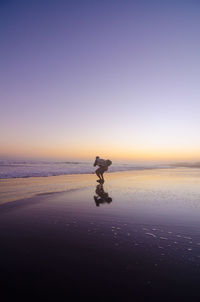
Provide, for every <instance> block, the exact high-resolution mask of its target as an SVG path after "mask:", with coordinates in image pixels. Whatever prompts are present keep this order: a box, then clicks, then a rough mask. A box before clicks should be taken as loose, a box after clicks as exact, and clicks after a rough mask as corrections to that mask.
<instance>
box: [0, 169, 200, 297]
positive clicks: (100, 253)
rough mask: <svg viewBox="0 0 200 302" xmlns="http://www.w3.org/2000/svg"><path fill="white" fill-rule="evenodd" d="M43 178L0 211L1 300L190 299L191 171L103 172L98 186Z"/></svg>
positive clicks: (196, 196)
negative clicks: (103, 182) (8, 298)
mask: <svg viewBox="0 0 200 302" xmlns="http://www.w3.org/2000/svg"><path fill="white" fill-rule="evenodd" d="M70 177H72V178H73V179H72V178H70ZM53 179H54V180H55V182H53ZM53 179H52V178H46V179H45V180H41V181H40V180H38V179H35V182H36V183H40V186H42V189H41V187H40V188H38V191H37V194H40V195H37V196H34V197H31V198H23V199H20V200H16V201H11V200H10V199H9V201H10V202H4V203H3V204H2V205H1V206H0V240H1V241H0V242H1V280H0V281H1V285H2V286H1V288H2V290H3V291H5V293H6V295H7V297H9V295H15V296H19V297H22V296H23V297H24V296H25V297H27V299H28V300H30V299H31V298H34V299H36V298H39V297H41V296H43V297H44V298H45V299H46V300H50V299H51V298H54V300H55V299H57V300H61V298H63V299H64V298H65V300H67V299H69V300H70V301H73V300H75V298H78V299H79V300H82V299H83V298H86V299H92V300H93V301H96V300H98V299H99V300H102V299H104V300H105V299H115V300H118V301H149V300H151V299H153V300H162V301H179V300H180V301H199V298H200V293H199V277H200V219H199V217H200V173H199V171H198V170H191V169H171V170H170V169H166V170H164V169H163V170H152V171H149V170H148V171H135V172H123V173H122V172H121V173H111V174H107V175H106V182H105V184H104V185H103V187H102V186H100V185H98V183H96V179H95V176H94V175H74V176H68V180H70V181H71V182H70V181H69V183H68V182H67V180H66V179H67V178H66V177H64V176H63V177H58V176H56V177H54V178H53ZM61 179H62V181H61ZM77 180H79V181H77ZM17 181H18V184H19V183H20V180H17ZM42 181H45V182H46V184H45V185H44V184H42ZM29 182H30V183H29V185H30V187H29V188H28V185H27V184H26V186H24V180H23V179H22V180H21V188H22V187H24V188H25V187H26V189H27V188H28V189H27V191H28V192H30V191H31V190H30V188H31V186H33V183H31V180H30V179H29ZM59 185H60V186H59ZM34 186H35V185H34ZM55 187H56V188H57V189H56V190H55ZM58 187H59V188H58ZM4 188H5V187H4ZM53 188H54V190H53ZM64 189H65V190H64ZM59 190H60V191H62V192H55V191H59ZM4 191H6V189H4ZM27 191H25V193H24V196H25V197H27V195H26V194H27ZM53 192H55V193H53ZM13 193H14V187H13ZM4 194H5V193H4ZM20 194H21V195H22V196H23V190H21V191H20ZM21 195H20V196H21ZM32 195H34V192H32ZM7 196H8V195H7ZM15 196H16V194H15ZM17 196H19V195H17ZM18 198H19V197H18Z"/></svg>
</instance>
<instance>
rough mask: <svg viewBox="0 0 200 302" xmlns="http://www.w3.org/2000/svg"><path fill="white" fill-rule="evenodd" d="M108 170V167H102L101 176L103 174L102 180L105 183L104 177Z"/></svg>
mask: <svg viewBox="0 0 200 302" xmlns="http://www.w3.org/2000/svg"><path fill="white" fill-rule="evenodd" d="M107 170H108V168H107V167H102V169H101V171H100V174H101V179H102V180H103V181H104V177H103V174H104V172H105V171H107Z"/></svg>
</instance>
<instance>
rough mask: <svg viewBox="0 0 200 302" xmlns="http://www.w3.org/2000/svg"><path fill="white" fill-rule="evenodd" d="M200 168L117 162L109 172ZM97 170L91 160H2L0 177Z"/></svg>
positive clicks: (172, 164) (192, 164)
mask: <svg viewBox="0 0 200 302" xmlns="http://www.w3.org/2000/svg"><path fill="white" fill-rule="evenodd" d="M181 167H185V168H200V162H197V163H185V162H184V163H183V162H182V163H180V162H179V163H169V164H166V163H165V164H163V163H155V162H154V163H147V162H145V163H141V162H140V163H139V162H134V163H122V162H116V163H113V165H112V166H110V167H109V170H108V172H119V171H131V170H135V171H139V170H150V169H151V170H152V169H166V168H181ZM95 170H96V168H95V167H93V162H89V161H87V162H86V161H62V162H61V161H57V162H56V161H52V162H50V161H32V160H27V161H22V160H21V161H20V160H0V179H3V178H27V177H48V176H58V175H68V174H92V173H94V171H95Z"/></svg>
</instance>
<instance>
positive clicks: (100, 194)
mask: <svg viewBox="0 0 200 302" xmlns="http://www.w3.org/2000/svg"><path fill="white" fill-rule="evenodd" d="M95 193H96V194H97V195H94V201H95V203H96V206H97V207H99V205H100V204H103V203H111V202H112V198H111V197H109V195H108V193H107V192H105V191H104V188H103V184H99V185H97V186H96V191H95Z"/></svg>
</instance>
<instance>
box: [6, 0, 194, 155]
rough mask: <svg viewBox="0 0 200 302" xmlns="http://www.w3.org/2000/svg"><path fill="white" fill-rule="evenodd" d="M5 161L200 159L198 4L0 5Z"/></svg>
mask: <svg viewBox="0 0 200 302" xmlns="http://www.w3.org/2000/svg"><path fill="white" fill-rule="evenodd" d="M0 86H1V87H0V105H1V106H0V108H1V109H0V156H5V155H7V156H29V157H54V158H55V157H57V158H91V157H92V158H93V157H94V156H95V155H100V156H106V157H107V158H119V159H133V160H134V159H137V160H138V159H142V160H143V159H149V160H152V159H158V160H160V159H167V160H168V159H170V160H174V159H175V160H177V159H180V160H183V159H184V160H185V159H194V160H197V159H200V139H199V137H200V1H198V0H187V1H186V0H180V1H178V0H172V1H171V0H168V1H161V0H160V1H155V0H146V1H145V0H138V1H134V0H130V1H129V0H127V1H118V0H113V1H109V0H106V1H104V0H99V1H97V0H91V1H87V0H84V1H82V0H80V1H76V0H71V1H67V0H65V1H64V0H63V1H60V0H54V1H51V0H35V1H29V0H24V1H20V0H16V1H12V0H5V1H0Z"/></svg>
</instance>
